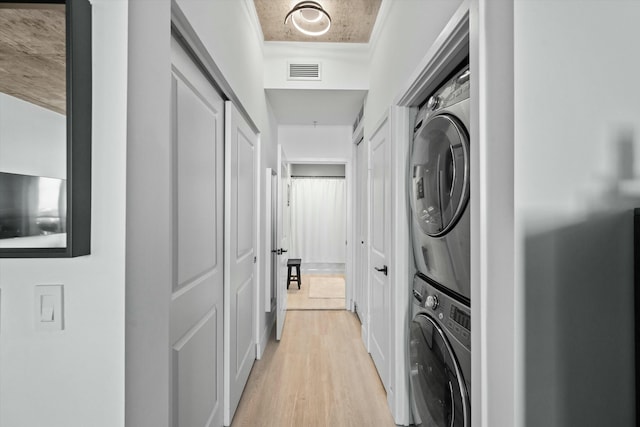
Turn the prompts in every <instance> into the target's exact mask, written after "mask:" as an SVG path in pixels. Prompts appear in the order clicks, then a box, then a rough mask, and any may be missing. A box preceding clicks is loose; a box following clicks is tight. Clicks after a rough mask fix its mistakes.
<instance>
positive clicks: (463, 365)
mask: <svg viewBox="0 0 640 427" xmlns="http://www.w3.org/2000/svg"><path fill="white" fill-rule="evenodd" d="M469 104H470V102H469V67H468V65H466V66H461V68H460V69H458V71H457V72H455V73H454V74H453V76H451V77H450V78H449V79H448V80H447V81H445V82H444V83H443V84H442V85H441V86H440V87H439V88H438V89H437V90H436V91H435V92H434V93H433V94H432V95H431V96H430V97H429V98H428V100H427V102H426V103H425V104H424V105H423V106H422V107H421V108H420V110H419V112H418V115H417V118H416V126H415V132H414V140H413V145H412V150H411V164H410V174H411V176H410V182H409V198H410V200H411V211H412V215H411V217H412V235H413V253H414V258H415V261H416V267H417V270H418V272H417V273H416V275H415V277H414V280H413V304H412V320H411V324H410V343H409V354H410V369H411V371H410V380H411V390H412V393H411V394H412V410H413V417H414V423H415V425H417V426H424V427H427V426H429V427H468V426H470V425H471V421H470V420H471V401H470V394H469V393H470V390H471V298H470V297H471V295H470V278H469V277H470V255H469V253H470V232H469V230H470V224H469V206H468V205H469V187H470V183H469V176H470V175H469V163H470V157H469Z"/></svg>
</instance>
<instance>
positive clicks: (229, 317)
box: [224, 101, 259, 425]
mask: <svg viewBox="0 0 640 427" xmlns="http://www.w3.org/2000/svg"><path fill="white" fill-rule="evenodd" d="M258 152H259V150H258V135H256V133H255V132H254V131H253V130H252V129H251V127H250V126H249V124H248V123H247V122H246V120H245V119H244V118H243V117H242V115H241V114H240V113H239V112H238V110H237V109H236V107H235V106H234V105H233V103H231V102H230V101H227V102H226V105H225V251H224V253H225V288H224V290H225V294H224V320H225V322H224V338H225V342H224V346H225V358H224V383H225V390H224V391H225V398H226V399H225V411H224V423H225V425H230V424H231V420H232V419H233V414H234V413H235V411H236V408H237V407H238V402H240V396H241V395H242V390H243V389H244V386H245V384H246V382H247V379H248V378H249V372H251V367H252V366H253V362H254V360H255V358H256V338H255V302H254V296H255V294H256V292H255V289H256V288H255V286H256V261H257V258H256V255H257V252H256V247H257V226H256V216H257V212H256V209H257V206H256V197H257V191H256V189H257V186H256V183H257V171H256V166H257V164H258V159H257V153H258Z"/></svg>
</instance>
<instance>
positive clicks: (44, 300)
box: [40, 295, 55, 322]
mask: <svg viewBox="0 0 640 427" xmlns="http://www.w3.org/2000/svg"><path fill="white" fill-rule="evenodd" d="M54 306H55V298H54V297H53V295H41V296H40V321H41V322H53V313H54Z"/></svg>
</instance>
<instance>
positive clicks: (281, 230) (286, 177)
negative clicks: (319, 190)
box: [276, 145, 291, 340]
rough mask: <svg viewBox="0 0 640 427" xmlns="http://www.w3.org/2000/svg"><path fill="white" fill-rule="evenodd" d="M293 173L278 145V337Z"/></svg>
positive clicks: (283, 310)
mask: <svg viewBox="0 0 640 427" xmlns="http://www.w3.org/2000/svg"><path fill="white" fill-rule="evenodd" d="M290 175H291V174H290V173H289V164H288V163H287V158H286V156H285V154H284V149H283V148H282V145H278V211H277V217H278V230H277V236H278V237H277V241H278V244H279V248H278V249H277V251H278V252H277V253H278V286H277V288H278V289H277V296H276V298H277V301H276V306H277V314H276V339H277V340H280V339H281V338H282V330H283V328H284V321H285V319H286V317H287V276H288V270H287V261H288V259H289V257H288V255H289V254H288V252H289V242H290V240H291V238H290V233H291V219H290V218H291V199H290V197H291V179H290V178H291V176H290Z"/></svg>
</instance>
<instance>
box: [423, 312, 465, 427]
mask: <svg viewBox="0 0 640 427" xmlns="http://www.w3.org/2000/svg"><path fill="white" fill-rule="evenodd" d="M410 346H411V348H410V352H411V355H410V357H411V389H412V399H413V417H414V423H415V425H416V426H425V427H426V426H430V427H468V426H469V425H470V421H469V417H470V412H469V398H468V393H467V388H466V385H465V382H464V379H463V378H462V372H461V370H460V367H459V366H458V362H457V360H456V358H455V356H454V355H453V351H452V349H451V346H450V345H449V343H448V341H447V338H446V337H445V335H444V333H443V331H442V329H441V328H440V326H438V325H437V324H436V322H435V321H434V320H433V319H432V318H431V317H429V316H428V315H426V314H419V315H417V316H416V317H415V318H414V319H413V321H412V322H411V344H410Z"/></svg>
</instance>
